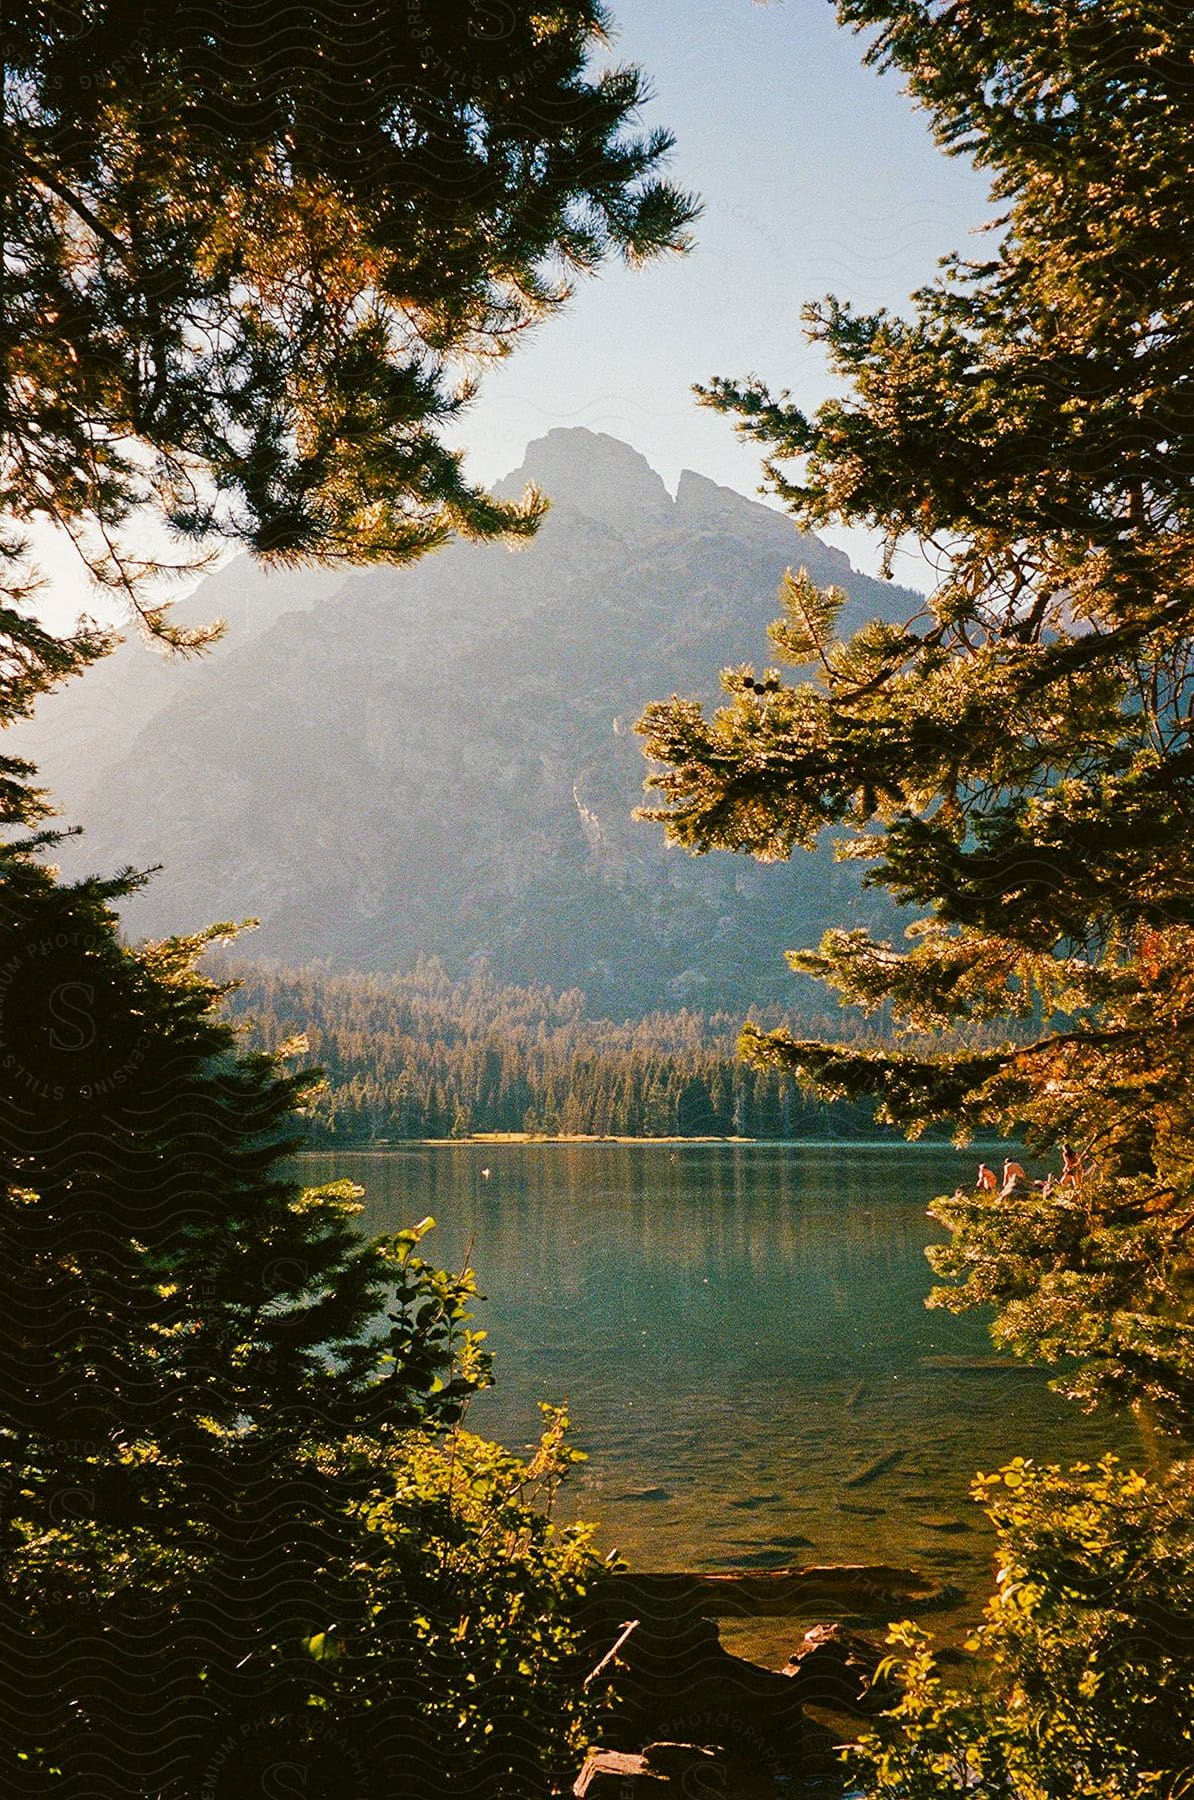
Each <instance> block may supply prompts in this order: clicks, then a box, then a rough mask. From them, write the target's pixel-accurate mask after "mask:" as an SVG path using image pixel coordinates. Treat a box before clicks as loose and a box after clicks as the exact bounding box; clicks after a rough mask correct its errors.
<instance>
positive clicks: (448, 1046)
mask: <svg viewBox="0 0 1194 1800" xmlns="http://www.w3.org/2000/svg"><path fill="white" fill-rule="evenodd" d="M228 978H229V979H230V980H233V981H234V982H235V984H236V985H235V987H234V988H233V989H232V990H231V993H230V995H229V1012H230V1015H231V1017H233V1018H234V1019H236V1020H237V1021H238V1022H241V1023H243V1024H244V1026H245V1030H246V1041H247V1043H248V1044H250V1045H251V1046H252V1047H253V1048H255V1049H259V1050H267V1051H278V1050H280V1049H281V1048H282V1047H283V1046H284V1045H286V1044H290V1043H293V1042H294V1040H295V1039H302V1040H303V1041H304V1042H305V1046H306V1048H305V1050H304V1051H303V1052H302V1053H301V1055H302V1058H303V1060H304V1061H305V1062H307V1063H308V1064H310V1065H311V1066H313V1067H315V1068H317V1069H318V1070H320V1071H321V1073H322V1075H323V1077H324V1081H325V1086H324V1087H323V1088H322V1089H321V1090H320V1091H317V1092H316V1093H314V1094H313V1095H312V1097H311V1100H310V1102H309V1107H310V1142H311V1144H312V1146H315V1145H318V1144H338V1143H340V1144H362V1143H374V1142H376V1141H378V1140H379V1139H403V1138H405V1139H411V1138H441V1137H468V1136H470V1135H473V1134H475V1133H481V1132H527V1133H530V1134H532V1135H543V1136H547V1137H559V1136H563V1137H573V1136H586V1137H587V1136H594V1137H647V1138H652V1137H654V1138H659V1137H751V1138H836V1137H859V1136H873V1135H876V1134H878V1135H882V1136H888V1137H891V1138H892V1139H893V1140H894V1139H895V1137H896V1133H895V1132H894V1131H893V1130H892V1129H891V1127H890V1126H877V1125H876V1124H875V1123H874V1108H873V1106H872V1105H871V1104H870V1103H869V1102H867V1101H865V1100H863V1101H861V1102H850V1101H837V1102H831V1101H825V1100H821V1099H818V1098H817V1097H816V1096H811V1095H805V1094H804V1093H802V1092H801V1090H800V1089H799V1088H798V1087H797V1085H796V1083H795V1082H794V1081H793V1080H792V1079H791V1077H790V1076H789V1075H788V1074H786V1073H785V1072H783V1071H778V1070H775V1069H768V1068H758V1067H755V1066H754V1065H752V1064H750V1063H747V1062H745V1061H744V1060H743V1058H742V1057H741V1056H740V1054H739V1052H738V1037H739V1032H740V1027H741V1021H740V1020H739V1019H738V1018H737V1017H736V1016H735V1015H733V1014H730V1013H714V1014H712V1015H706V1014H702V1013H698V1012H694V1011H692V1010H689V1009H685V1010H682V1011H679V1012H674V1013H663V1012H660V1013H650V1014H648V1015H647V1016H646V1017H645V1018H641V1019H632V1020H627V1021H624V1022H622V1023H615V1022H614V1021H613V1020H611V1019H600V1018H591V1017H589V1016H588V1014H587V1011H586V1007H585V1000H584V996H583V994H581V993H580V992H579V991H578V990H576V989H570V990H567V991H565V992H564V993H554V992H553V991H552V990H551V989H550V988H525V987H514V986H510V985H500V986H499V985H498V984H497V983H495V982H494V981H493V980H492V979H491V978H489V977H488V976H487V975H485V974H476V975H473V976H471V977H470V978H468V979H466V980H458V981H452V980H450V979H449V977H448V976H447V974H446V973H445V971H444V968H443V965H442V964H441V963H440V962H438V961H437V960H436V959H434V958H428V959H426V960H424V961H422V962H420V963H419V964H418V965H417V966H416V967H415V968H414V969H412V970H410V971H409V972H407V973H399V974H395V975H374V976H369V975H354V974H341V975H333V974H331V973H329V972H328V971H327V970H325V969H319V968H313V969H310V968H309V969H293V970H287V969H272V968H266V967H262V966H260V965H245V964H234V965H232V967H231V968H230V969H229V970H228ZM752 1016H753V1018H754V1023H755V1024H756V1026H757V1027H758V1028H759V1029H765V1028H769V1027H774V1028H776V1029H779V1028H781V1026H786V1027H788V1028H791V1025H792V1021H791V1020H790V1019H781V1018H780V1017H779V1016H778V1015H777V1016H775V1017H774V1018H773V1017H772V1016H771V1015H770V1014H768V1013H761V1014H758V1015H752ZM828 1023H829V1021H828V1020H824V1021H821V1024H822V1026H824V1025H827V1024H828ZM801 1028H802V1029H816V1028H817V1021H816V1020H814V1019H804V1020H802V1022H801ZM859 1028H860V1032H861V1041H862V1042H872V1041H874V1042H877V1041H878V1038H879V1033H878V1029H877V1027H876V1026H875V1025H874V1023H873V1021H870V1020H860V1022H859Z"/></svg>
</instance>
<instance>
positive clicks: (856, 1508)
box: [303, 1144, 1134, 1661]
mask: <svg viewBox="0 0 1194 1800" xmlns="http://www.w3.org/2000/svg"><path fill="white" fill-rule="evenodd" d="M976 1161H977V1156H976V1155H974V1154H970V1153H966V1154H962V1153H959V1152H957V1151H955V1150H953V1149H952V1148H941V1147H940V1146H935V1147H931V1148H925V1147H919V1146H915V1147H914V1146H903V1145H898V1146H894V1147H893V1146H890V1145H884V1146H868V1145H809V1146H803V1145H795V1146H794V1145H791V1144H782V1145H779V1144H776V1145H769V1144H758V1145H723V1144H700V1145H687V1146H685V1145H676V1146H669V1145H663V1144H645V1145H608V1144H576V1145H571V1144H569V1145H494V1144H461V1145H459V1146H457V1145H451V1146H438V1145H437V1146H423V1145H411V1146H409V1147H406V1148H401V1149H392V1150H386V1151H378V1152H360V1153H336V1154H328V1155H318V1156H310V1157H306V1158H304V1161H303V1173H304V1177H305V1178H307V1179H309V1180H311V1181H312V1182H315V1181H318V1180H326V1179H331V1178H332V1177H343V1176H348V1177H349V1178H351V1179H352V1180H353V1181H356V1182H358V1183H359V1184H360V1185H361V1186H362V1187H363V1188H364V1189H365V1190H366V1212H365V1214H364V1217H363V1221H362V1223H363V1226H364V1228H365V1229H367V1230H372V1231H389V1230H395V1229H398V1228H399V1227H401V1226H403V1225H407V1224H410V1223H412V1222H414V1221H415V1220H417V1219H419V1218H421V1217H422V1216H424V1215H425V1214H427V1213H431V1214H432V1215H433V1216H434V1217H435V1219H436V1221H437V1225H438V1229H437V1230H436V1231H435V1232H433V1233H432V1234H431V1236H430V1237H429V1239H428V1240H427V1248H428V1253H429V1254H430V1255H432V1256H433V1257H435V1258H437V1259H442V1260H443V1262H444V1263H445V1265H446V1266H459V1264H460V1263H461V1261H462V1260H463V1258H464V1257H465V1255H466V1253H467V1251H468V1246H469V1245H470V1243H471V1244H472V1246H473V1248H472V1260H473V1264H474V1266H475V1268H476V1270H477V1274H478V1278H479V1285H480V1289H481V1292H482V1293H483V1294H484V1296H485V1299H484V1302H483V1303H482V1304H481V1305H480V1306H479V1308H478V1319H477V1323H478V1325H479V1326H481V1327H483V1328H484V1329H486V1330H487V1331H488V1332H489V1348H490V1349H491V1350H492V1351H493V1352H494V1354H495V1357H496V1375H497V1386H496V1387H495V1388H494V1389H493V1390H492V1391H490V1392H487V1393H485V1394H483V1395H481V1396H480V1397H479V1398H478V1400H477V1401H476V1402H475V1403H474V1405H473V1407H472V1409H471V1411H470V1415H469V1424H470V1427H471V1428H472V1429H474V1430H476V1431H481V1432H484V1433H485V1434H487V1435H489V1436H492V1437H496V1438H499V1439H501V1440H502V1441H503V1442H505V1443H507V1444H509V1445H511V1446H520V1445H523V1444H525V1443H526V1442H527V1441H528V1440H529V1439H530V1437H531V1436H532V1434H533V1433H534V1432H535V1430H536V1428H537V1420H538V1413H537V1410H536V1402H537V1401H538V1400H540V1399H546V1400H555V1401H560V1400H566V1401H567V1402H568V1404H569V1407H570V1409H571V1412H572V1416H573V1420H574V1423H575V1441H576V1444H577V1446H578V1448H580V1449H583V1450H585V1451H586V1452H587V1453H588V1455H589V1458H590V1460H589V1462H588V1463H587V1464H585V1465H584V1467H583V1469H582V1470H581V1472H580V1473H579V1475H578V1477H577V1479H576V1481H575V1483H574V1485H573V1488H572V1496H571V1502H570V1505H571V1510H572V1512H573V1514H574V1515H575V1516H579V1517H582V1518H587V1519H591V1520H594V1521H595V1522H597V1523H598V1524H599V1526H600V1527H601V1540H602V1544H603V1547H605V1548H610V1547H612V1546H614V1545H617V1546H619V1547H620V1548H621V1550H622V1552H623V1553H624V1554H625V1555H626V1556H627V1557H628V1558H629V1559H630V1560H631V1561H632V1562H634V1563H636V1564H637V1565H638V1566H639V1567H653V1568H685V1567H688V1568H707V1569H713V1568H733V1567H748V1568H760V1567H779V1566H784V1565H786V1564H789V1563H800V1562H890V1563H897V1564H900V1565H911V1566H914V1567H918V1568H921V1569H925V1570H928V1571H931V1572H933V1573H935V1574H936V1575H938V1576H939V1577H941V1578H943V1579H945V1580H947V1581H949V1582H950V1583H952V1584H954V1585H955V1586H957V1587H958V1588H959V1590H960V1591H961V1594H962V1596H963V1599H962V1601H961V1603H960V1605H959V1607H958V1608H957V1609H955V1610H954V1611H953V1612H952V1613H951V1614H947V1615H943V1616H942V1617H941V1619H940V1624H941V1625H942V1626H943V1627H945V1628H946V1630H947V1632H948V1631H950V1630H953V1631H956V1630H957V1629H958V1628H959V1627H960V1626H961V1624H962V1623H963V1622H964V1621H965V1620H966V1619H967V1618H973V1617H974V1616H975V1614H976V1612H977V1610H978V1608H979V1605H980V1604H981V1599H982V1596H983V1594H984V1593H985V1592H986V1591H987V1590H988V1589H989V1585H990V1570H991V1538H990V1536H989V1534H988V1531H987V1528H986V1523H985V1520H984V1519H983V1516H982V1514H981V1513H980V1512H979V1510H978V1508H977V1507H975V1506H974V1505H973V1504H972V1503H971V1502H970V1500H969V1499H968V1487H969V1482H970V1478H971V1476H972V1474H973V1473H974V1471H975V1470H976V1469H983V1470H989V1469H991V1468H994V1467H997V1466H998V1465H999V1464H1000V1463H1001V1462H1005V1461H1007V1460H1008V1459H1009V1458H1010V1457H1012V1456H1014V1455H1023V1456H1032V1457H1035V1458H1037V1459H1040V1460H1044V1461H1061V1462H1064V1461H1067V1460H1089V1459H1091V1458H1093V1457H1095V1456H1097V1455H1098V1454H1099V1453H1100V1452H1101V1451H1102V1450H1104V1449H1106V1448H1107V1447H1108V1445H1109V1442H1110V1439H1111V1436H1112V1434H1111V1432H1110V1427H1109V1426H1108V1424H1107V1422H1106V1421H1103V1420H1101V1419H1100V1420H1097V1421H1091V1420H1088V1419H1085V1418H1084V1417H1083V1416H1082V1415H1081V1414H1080V1413H1079V1412H1078V1411H1077V1410H1076V1408H1074V1407H1072V1406H1070V1405H1068V1404H1067V1403H1065V1402H1064V1401H1062V1400H1060V1399H1059V1398H1057V1397H1056V1396H1055V1395H1054V1394H1052V1393H1050V1392H1049V1391H1048V1389H1047V1387H1046V1386H1045V1380H1044V1377H1043V1376H1041V1375H1039V1374H1037V1373H1035V1372H1032V1371H1027V1372H1025V1371H1022V1370H1015V1369H1013V1370H1012V1371H1010V1372H1003V1371H999V1370H995V1371H987V1370H959V1369H953V1368H941V1367H934V1366H932V1364H931V1363H927V1362H926V1361H925V1359H926V1358H933V1357H939V1356H956V1357H984V1356H989V1355H990V1354H991V1353H992V1346H991V1344H990V1340H989V1338H988V1336H987V1333H986V1327H985V1323H984V1320H983V1319H982V1318H980V1317H978V1316H975V1315H970V1316H967V1317H963V1318H954V1317H952V1316H951V1315H950V1314H948V1313H945V1312H940V1311H934V1312H929V1311H926V1310H925V1307H924V1304H923V1302H924V1297H925V1294H926V1292H927V1290H928V1287H929V1285H930V1280H931V1274H930V1271H929V1268H928V1265H927V1263H926V1262H925V1258H924V1248H925V1245H926V1244H928V1243H929V1242H931V1241H932V1240H933V1238H934V1237H939V1236H941V1235H942V1233H941V1231H940V1228H939V1227H936V1226H935V1225H934V1224H933V1223H932V1221H930V1220H928V1219H926V1217H925V1206H926V1204H927V1202H928V1201H929V1200H930V1199H931V1198H932V1196H933V1195H934V1194H938V1193H942V1192H946V1191H952V1190H953V1189H954V1188H955V1187H956V1186H958V1185H959V1183H961V1182H966V1181H968V1180H969V1179H970V1177H971V1175H972V1174H973V1169H974V1166H975V1163H976ZM486 1168H488V1169H489V1171H490V1174H489V1177H488V1179H486V1178H485V1177H484V1176H483V1174H482V1170H483V1169H486ZM1116 1447H1118V1448H1120V1449H1122V1450H1125V1451H1127V1453H1129V1454H1131V1453H1132V1451H1133V1449H1134V1445H1133V1442H1132V1440H1131V1439H1130V1438H1125V1436H1124V1434H1123V1433H1122V1432H1121V1433H1119V1434H1118V1435H1117V1438H1116ZM896 1452H898V1453H899V1454H898V1457H893V1460H892V1461H891V1463H890V1466H889V1467H887V1468H886V1469H885V1470H884V1471H882V1472H881V1473H879V1474H877V1475H875V1476H874V1477H873V1478H872V1479H870V1480H867V1481H865V1482H863V1483H862V1484H857V1483H855V1484H854V1485H851V1480H850V1478H851V1477H852V1476H854V1477H857V1476H858V1475H859V1474H860V1473H863V1472H864V1471H865V1470H866V1469H867V1468H868V1466H869V1465H871V1464H873V1463H875V1462H877V1461H879V1460H880V1459H881V1458H886V1457H888V1456H892V1455H893V1453H896ZM800 1629H803V1626H801V1627H800ZM796 1636H799V1630H797V1631H796ZM722 1637H723V1641H724V1642H726V1644H727V1645H728V1646H729V1647H730V1648H734V1649H737V1650H739V1651H740V1652H741V1653H743V1654H748V1655H755V1656H758V1657H759V1658H760V1660H767V1661H774V1660H776V1659H777V1658H778V1660H780V1661H782V1660H783V1658H784V1657H785V1656H786V1655H787V1653H788V1650H789V1649H790V1648H791V1644H792V1639H793V1628H792V1626H791V1625H789V1624H787V1623H786V1622H784V1621H775V1620H765V1621H756V1622H754V1623H753V1624H747V1623H745V1622H742V1623H739V1622H730V1621H727V1622H725V1623H724V1625H723V1629H722Z"/></svg>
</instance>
